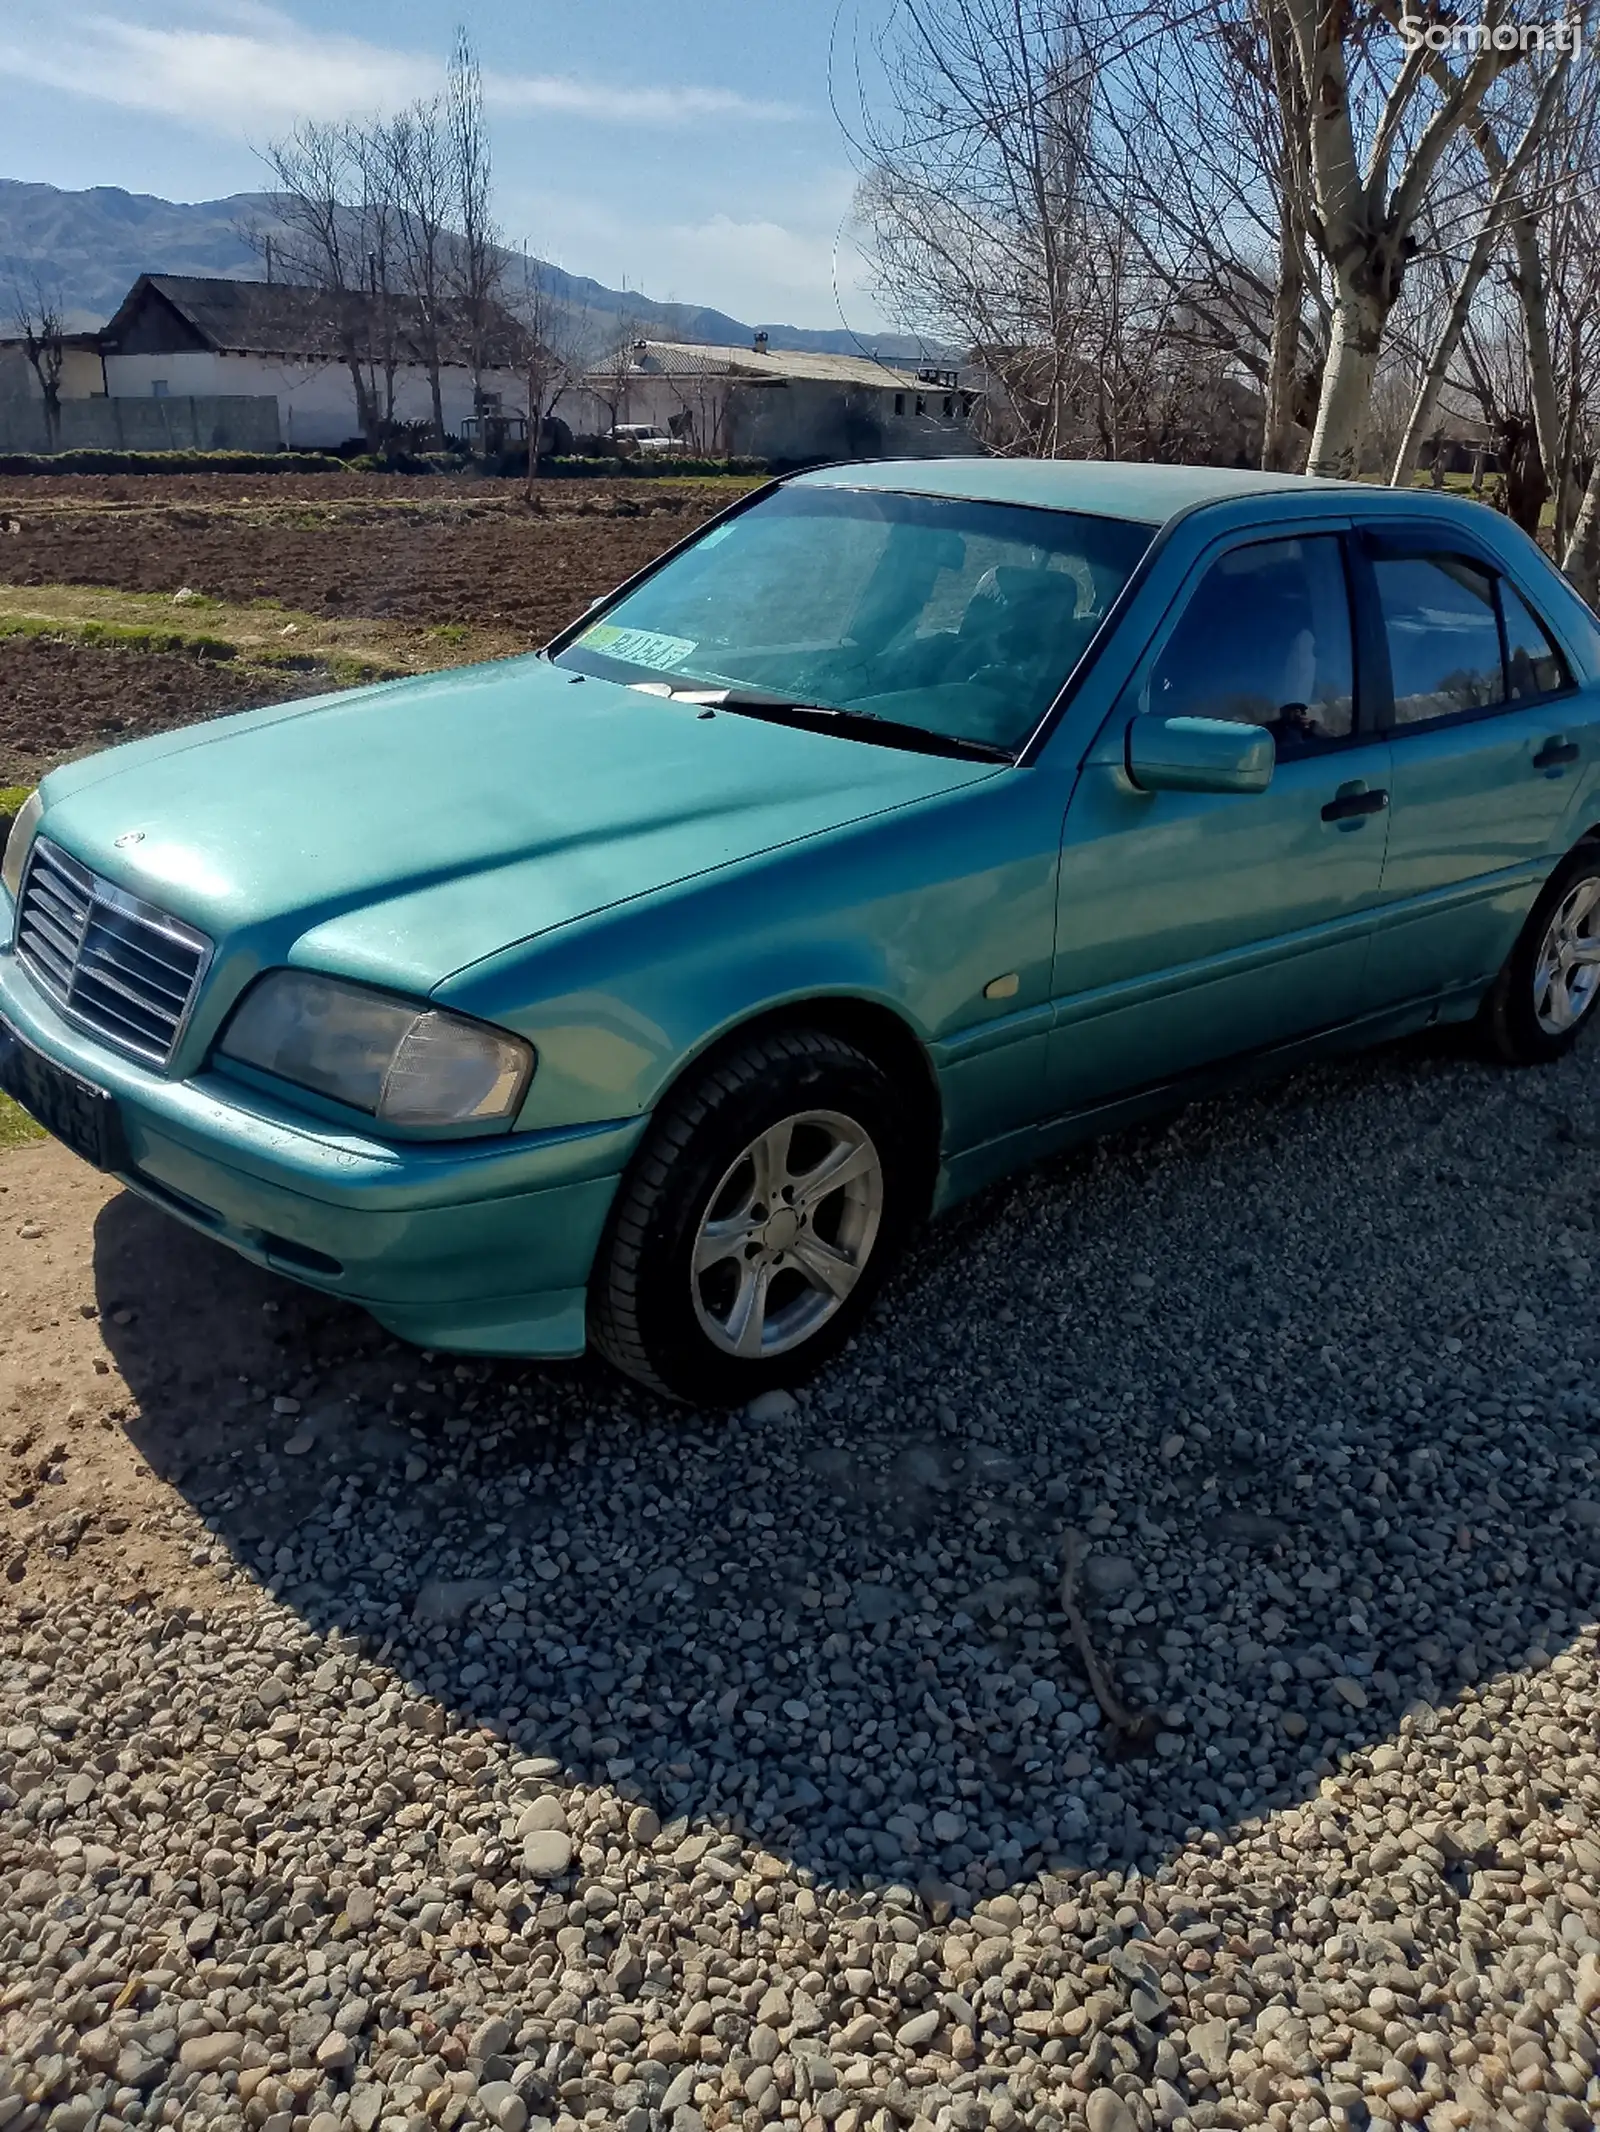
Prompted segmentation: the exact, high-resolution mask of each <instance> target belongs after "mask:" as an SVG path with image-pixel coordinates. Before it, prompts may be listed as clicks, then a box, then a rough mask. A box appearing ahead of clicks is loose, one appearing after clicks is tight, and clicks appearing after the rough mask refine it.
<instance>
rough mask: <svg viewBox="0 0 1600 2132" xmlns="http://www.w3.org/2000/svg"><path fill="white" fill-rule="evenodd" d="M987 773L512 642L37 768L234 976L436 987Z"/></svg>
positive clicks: (99, 845) (52, 818) (110, 869)
mask: <svg viewBox="0 0 1600 2132" xmlns="http://www.w3.org/2000/svg"><path fill="white" fill-rule="evenodd" d="M994 774H995V769H994V766H993V765H990V764H987V763H980V762H968V761H962V760H952V759H950V758H947V757H942V756H934V755H920V754H913V753H908V752H905V751H903V750H899V749H892V748H887V747H879V746H874V745H862V744H860V743H857V742H854V741H850V740H844V739H841V738H839V737H837V736H835V735H832V734H828V733H817V732H810V731H800V730H797V729H795V728H793V727H787V726H779V725H774V724H770V723H765V722H763V721H760V720H756V719H752V718H748V717H742V716H738V715H735V714H732V713H728V712H719V713H718V714H717V715H716V716H715V717H713V718H705V717H703V716H701V715H699V714H698V713H697V711H696V709H695V707H694V706H693V705H689V704H678V703H671V702H668V701H666V700H665V699H664V698H662V697H659V696H647V695H643V694H641V693H639V692H638V691H637V690H633V689H628V688H623V687H620V686H618V685H616V684H614V683H611V682H607V681H600V680H595V679H593V678H589V679H584V680H581V681H578V680H574V679H573V678H572V677H571V676H569V675H568V674H566V673H565V672H564V671H562V670H561V669H559V668H555V667H552V666H551V665H550V664H549V663H548V662H546V661H544V660H542V659H538V658H533V657H529V658H525V659H513V660H506V661H504V662H501V663H499V664H496V665H491V666H480V667H467V668H461V669H459V670H456V671H454V672H448V673H442V674H433V675H427V676H424V677H421V678H419V679H415V680H407V681H401V682H391V683H387V684H384V685H382V686H379V687H377V688H366V689H357V690H352V691H350V692H349V693H347V694H343V695H338V696H332V697H326V698H318V699H314V700H312V701H310V702H299V703H293V704H286V705H279V706H277V707H275V708H273V709H271V710H266V711H254V712H249V713H246V714H245V715H244V716H243V717H237V718H228V719H222V720H218V721H216V722H214V723H211V724H206V725H200V726H193V727H188V728H186V729H184V730H183V731H182V732H179V733H175V734H170V735H163V736H160V737H158V738H155V739H152V740H144V741H135V742H132V743H130V744H129V745H127V746H125V747H121V748H114V749H110V750H108V751H107V752H106V753H104V754H102V755H97V756H92V757H90V758H88V759H87V760H85V761H83V762H78V763H73V764H69V765H67V766H66V767H65V768H63V769H61V770H58V771H56V772H55V773H54V774H53V775H52V776H51V777H50V778H49V780H48V781H47V784H46V788H45V802H46V813H45V817H44V821H43V824H42V829H43V833H44V834H45V835H46V836H49V837H52V838H54V839H56V840H57V841H58V842H59V843H60V844H61V845H62V846H63V847H64V848H65V849H66V850H67V851H69V852H71V853H72V854H74V855H75V856H76V857H77V858H78V859H80V860H81V861H82V862H83V863H84V864H85V865H88V866H92V867H93V868H95V869H96V871H98V872H100V873H103V874H105V875H107V876H109V877H110V878H111V879H112V880H113V881H115V882H117V883H118V884H119V885H120V886H121V887H123V888H125V889H127V890H129V891H130V892H131V893H133V894H135V895H138V896H142V897H143V898H145V899H146V900H147V901H148V902H151V903H155V904H158V905H159V906H160V907H161V908H163V909H165V910H167V911H170V912H171V913H173V914H174V915H175V916H177V917H181V918H184V919H186V920H187V921H188V922H189V923H190V924H191V925H195V926H198V927H199V928H200V929H201V930H202V931H203V932H205V933H207V934H209V935H210V936H211V938H212V939H213V940H214V941H216V942H217V943H218V946H219V950H220V952H221V953H222V954H223V955H226V954H228V953H229V952H230V951H232V952H233V953H234V955H235V957H236V959H238V960H240V961H241V962H243V963H246V964H248V965H249V966H250V967H251V968H257V967H262V966H265V965H267V964H271V963H275V962H282V961H288V960H292V961H295V962H305V963H309V964H313V965H315V966H316V967H318V968H323V969H328V970H333V971H337V972H339V973H341V974H344V975H347V976H352V977H358V978H365V979H367V980H369V981H372V982H376V983H383V984H391V985H395V986H398V987H401V988H403V989H405V990H408V991H427V990H430V989H432V988H433V987H434V986H435V985H437V984H439V983H441V982H442V981H443V980H444V979H445V978H447V977H449V976H451V975H452V974H453V973H455V972H456V971H459V970H461V969H463V968H464V967H465V966H466V965H468V964H469V963H473V962H476V961H479V960H481V959H482V958H483V957H484V956H487V955H491V954H494V953H496V952H498V951H499V950H501V949H503V948H506V947H508V946H511V945H512V944H513V943H515V942H517V941H519V940H525V939H528V938H531V937H532V936H534V935H537V934H540V933H544V932H547V931H549V930H550V929H552V928H553V927H557V926H561V925H564V924H567V923H569V922H571V921H572V920H574V919H577V918H581V917H584V916H587V915H588V914H590V913H592V912H595V911H599V910H603V909H605V908H607V907H608V906H610V905H613V904H618V903H623V902H627V901H629V900H631V899H632V898H635V897H638V896H641V895H646V894H648V893H649V892H650V891H651V890H653V889H657V888H663V887H666V886H668V885H669V884H671V883H673V882H679V881H682V880H685V879H687V878H689V877H691V876H693V875H696V874H700V873H704V872H707V871H709V870H710V869H712V868H714V867H720V866H727V865H730V864H733V863H735V862H737V861H739V860H741V859H747V858H750V857H753V856H754V855H755V854H757V853H759V852H762V851H767V850H771V849H773V848H774V847H776V846H778V845H781V844H787V843H792V842H794V841H795V840H797V839H799V838H803V837H809V836H814V835H816V834H818V833H820V832H822V831H825V830H829V829H833V828H837V827H840V826H842V825H844V824H846V823H848V822H852V821H856V820H860V819H862V818H863V817H865V816H868V815H872V814H876V813H880V812H883V811H884V810H886V809H889V808H895V807H902V806H905V805H908V804H910V803H912V802H914V801H917V800H919V799H924V798H931V797H933V796H935V795H937V794H939V793H943V792H948V791H951V790H952V789H955V788H957V787H959V786H961V785H964V784H970V783H974V782H976V781H978V780H979V779H981V778H985V777H991V776H993V775H994ZM245 974H248V971H247V972H246V973H245Z"/></svg>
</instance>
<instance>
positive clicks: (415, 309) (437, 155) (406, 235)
mask: <svg viewBox="0 0 1600 2132" xmlns="http://www.w3.org/2000/svg"><path fill="white" fill-rule="evenodd" d="M382 131H383V138H384V140H385V142H386V144H387V161H388V177H389V185H390V189H391V197H392V198H393V200H394V203H395V210H396V213H395V240H396V251H397V253H398V257H399V264H400V286H401V288H402V289H403V290H404V292H405V295H406V297H407V298H408V303H407V306H406V319H407V327H408V331H409V337H410V339H411V341H412V344H413V347H414V348H415V351H416V354H417V356H418V357H419V359H420V360H421V362H422V365H423V368H424V369H425V370H426V372H427V375H428V398H429V403H430V407H431V410H432V421H433V441H434V444H435V446H436V447H437V448H439V449H443V446H444V439H445V426H444V383H443V371H444V361H445V348H446V339H447V335H448V333H449V330H450V313H451V250H452V234H451V228H450V214H451V209H452V206H453V204H454V187H453V185H452V182H451V179H452V173H451V153H450V136H449V127H448V120H447V115H446V112H445V108H444V105H443V103H442V101H441V100H440V99H439V98H438V97H424V98H422V99H421V100H420V101H418V102H417V103H414V104H411V105H409V106H408V107H407V108H406V109H405V110H404V111H401V112H397V113H396V115H395V116H394V117H393V118H392V119H390V120H389V121H388V124H387V125H386V126H385V127H384V128H383V129H382Z"/></svg>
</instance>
